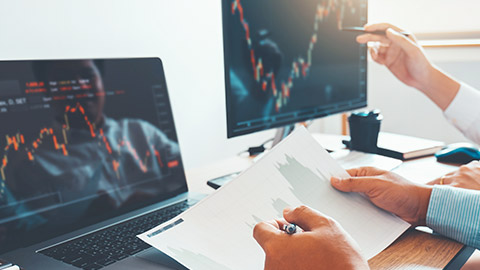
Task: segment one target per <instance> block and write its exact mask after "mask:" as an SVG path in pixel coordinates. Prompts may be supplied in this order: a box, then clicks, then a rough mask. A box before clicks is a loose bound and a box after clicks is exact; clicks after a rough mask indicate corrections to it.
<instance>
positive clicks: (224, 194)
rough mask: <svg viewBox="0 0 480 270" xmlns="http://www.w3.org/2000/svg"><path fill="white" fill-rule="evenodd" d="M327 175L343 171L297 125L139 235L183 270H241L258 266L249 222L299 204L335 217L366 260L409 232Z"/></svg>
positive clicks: (259, 257) (279, 214)
mask: <svg viewBox="0 0 480 270" xmlns="http://www.w3.org/2000/svg"><path fill="white" fill-rule="evenodd" d="M331 176H337V177H347V176H348V174H347V172H346V171H345V170H344V169H343V168H341V167H340V165H338V163H337V162H336V161H335V160H334V159H332V158H331V157H330V155H329V154H328V153H327V152H326V151H325V150H324V149H323V148H322V147H321V146H320V145H319V144H318V143H317V142H316V141H315V140H314V139H313V138H312V137H311V135H310V134H309V133H308V131H307V130H306V129H304V128H301V129H298V130H297V131H295V132H294V133H293V134H292V135H290V136H289V137H288V138H287V139H285V140H284V141H283V142H282V143H280V144H279V145H278V146H277V147H275V148H274V149H273V150H272V151H270V152H269V153H268V154H266V155H265V157H263V158H262V159H261V160H260V161H258V162H257V163H256V164H254V165H253V166H252V167H251V168H249V169H248V170H246V171H245V172H243V173H242V174H241V175H240V176H238V177H237V178H236V179H235V180H233V181H232V182H230V183H228V184H227V185H225V186H224V187H222V188H220V189H219V190H218V191H217V192H215V193H214V194H212V195H211V196H209V197H208V198H206V199H205V200H203V201H201V202H200V203H198V204H197V205H196V206H194V207H193V208H191V209H189V210H187V211H186V212H185V213H183V214H181V215H179V216H178V217H176V218H174V219H172V220H170V221H169V222H166V223H164V224H161V225H160V226H157V227H155V228H153V229H151V230H149V231H147V232H145V233H143V234H141V235H139V237H140V238H141V239H142V240H143V241H145V242H147V243H148V244H150V245H152V246H153V247H155V248H157V249H159V250H160V251H162V252H164V253H166V254H167V255H169V256H170V257H172V258H174V259H175V260H177V261H178V262H179V263H181V264H183V265H185V266H186V267H187V268H190V269H194V270H196V269H198V270H216V269H218V270H225V269H232V270H233V269H241V270H245V269H263V266H264V259H265V255H264V252H263V250H262V249H261V247H260V246H259V245H258V244H257V242H256V241H255V239H253V236H252V234H253V228H254V226H255V224H257V223H258V222H260V221H264V220H272V219H275V218H281V217H282V212H283V209H284V208H285V207H287V206H292V207H296V206H299V205H302V204H305V205H308V206H310V207H312V208H315V209H317V210H318V211H320V212H322V213H324V214H326V215H328V216H330V217H332V218H334V219H335V220H337V221H338V222H339V223H340V224H341V225H342V226H343V228H344V229H345V230H346V231H347V232H348V233H349V234H350V235H351V236H352V237H353V239H355V240H356V241H357V242H358V244H359V245H360V248H361V249H362V252H363V255H364V256H365V257H366V258H367V259H369V258H372V257H373V256H375V255H376V254H378V253H380V252H381V251H382V250H383V249H385V248H386V247H387V246H388V245H390V244H391V243H392V242H393V241H394V240H395V239H397V238H398V237H399V236H400V235H401V234H402V233H403V232H404V231H405V230H406V229H407V228H408V227H409V224H408V223H406V222H404V221H402V220H401V219H399V218H398V217H395V216H393V215H392V214H389V213H387V212H384V211H383V210H380V209H379V208H377V207H375V206H374V205H372V204H371V203H370V202H369V201H368V200H367V199H365V198H364V197H362V196H360V195H358V194H346V193H342V192H339V191H337V190H335V189H334V188H333V187H332V186H331V185H330V177H331ZM313 252H314V251H313Z"/></svg>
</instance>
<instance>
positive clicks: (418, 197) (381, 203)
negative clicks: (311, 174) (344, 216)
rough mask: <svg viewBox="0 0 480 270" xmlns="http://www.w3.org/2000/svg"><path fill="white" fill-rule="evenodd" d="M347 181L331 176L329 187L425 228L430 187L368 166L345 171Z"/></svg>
mask: <svg viewBox="0 0 480 270" xmlns="http://www.w3.org/2000/svg"><path fill="white" fill-rule="evenodd" d="M348 173H349V174H350V175H351V177H350V178H346V179H338V178H335V177H332V179H331V183H332V186H333V187H335V188H336V189H338V190H340V191H343V192H359V193H363V194H365V195H366V196H367V197H368V198H369V199H370V200H371V201H372V203H373V204H375V205H376V206H378V207H380V208H382V209H384V210H386V211H388V212H391V213H393V214H395V215H397V216H398V217H400V218H402V219H403V220H405V221H407V222H409V223H410V224H412V225H414V226H417V225H425V223H426V216H427V209H428V204H429V201H430V195H431V193H432V187H431V186H427V185H417V184H415V183H412V182H410V181H408V180H406V179H404V178H402V177H401V176H399V175H397V174H395V173H392V172H388V171H383V170H380V169H376V168H372V167H363V168H358V169H351V170H348Z"/></svg>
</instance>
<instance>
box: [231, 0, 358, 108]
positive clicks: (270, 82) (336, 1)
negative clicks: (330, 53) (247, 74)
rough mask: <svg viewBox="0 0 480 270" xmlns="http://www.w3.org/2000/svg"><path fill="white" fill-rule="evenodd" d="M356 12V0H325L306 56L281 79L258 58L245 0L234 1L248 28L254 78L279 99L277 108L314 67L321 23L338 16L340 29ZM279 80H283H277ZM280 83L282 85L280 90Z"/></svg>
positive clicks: (234, 8)
mask: <svg viewBox="0 0 480 270" xmlns="http://www.w3.org/2000/svg"><path fill="white" fill-rule="evenodd" d="M346 12H350V13H352V14H355V13H356V8H355V7H354V5H353V0H325V1H321V2H320V3H319V4H318V5H317V7H316V11H315V19H314V23H313V33H312V35H311V38H310V41H309V45H308V48H307V50H306V53H305V54H304V55H303V56H298V57H297V58H295V59H293V61H292V64H291V70H290V72H289V76H288V77H287V78H282V79H280V78H277V76H276V74H275V73H274V72H273V71H266V70H265V68H264V67H265V65H264V63H263V60H262V58H257V57H256V55H257V54H256V51H255V48H254V46H253V41H252V38H251V27H250V25H249V23H248V21H247V19H246V15H245V11H244V8H243V5H242V2H241V0H232V3H231V13H232V15H233V16H235V15H236V14H238V15H239V20H240V23H241V25H242V27H243V29H244V31H245V42H246V43H247V45H248V49H249V55H250V62H251V66H252V72H253V73H252V74H253V78H254V80H255V81H256V82H257V83H258V84H259V86H260V87H259V89H261V91H264V92H266V91H270V92H271V95H272V98H274V101H275V111H276V112H280V110H281V109H282V107H284V106H286V105H287V104H288V101H289V99H290V97H291V91H292V89H293V88H294V86H295V81H296V80H298V79H306V78H307V77H308V75H309V72H310V68H311V67H312V62H313V54H314V51H315V48H316V44H317V43H318V39H319V34H318V32H319V25H320V24H321V23H322V22H324V21H325V20H327V19H328V18H330V16H336V21H337V22H336V24H337V28H338V29H339V30H341V29H342V27H343V21H344V18H345V13H346ZM277 80H279V82H280V83H277ZM277 85H280V89H279V88H278V86H277Z"/></svg>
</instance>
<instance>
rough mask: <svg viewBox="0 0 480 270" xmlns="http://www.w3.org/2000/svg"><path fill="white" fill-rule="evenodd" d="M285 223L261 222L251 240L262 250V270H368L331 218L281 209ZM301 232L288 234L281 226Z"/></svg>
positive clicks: (305, 210)
mask: <svg viewBox="0 0 480 270" xmlns="http://www.w3.org/2000/svg"><path fill="white" fill-rule="evenodd" d="M283 215H284V218H285V220H275V221H271V222H261V223H259V224H257V225H256V226H255V228H254V230H253V237H254V238H255V239H256V240H257V242H258V243H259V244H260V246H261V247H262V248H263V250H264V251H265V255H266V259H265V270H291V269H297V270H303V269H309V270H321V269H359V270H360V269H361V270H363V269H369V267H368V264H367V262H366V260H365V259H364V258H363V257H362V256H361V255H360V252H359V248H358V245H357V243H356V242H355V241H354V240H353V239H352V238H351V237H350V236H349V235H348V234H347V233H346V232H345V231H344V230H343V229H342V227H341V226H340V225H339V224H338V223H337V222H335V221H334V220H333V219H331V218H329V217H326V216H324V215H322V214H320V213H319V212H317V211H315V210H313V209H311V208H308V207H306V206H300V207H297V208H295V209H288V208H287V209H285V210H284V212H283ZM287 222H288V223H293V224H296V225H297V226H299V227H300V228H301V229H302V230H303V232H297V233H295V234H293V235H288V234H287V233H285V232H284V231H282V230H281V228H283V225H285V224H287Z"/></svg>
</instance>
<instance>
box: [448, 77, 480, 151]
mask: <svg viewBox="0 0 480 270" xmlns="http://www.w3.org/2000/svg"><path fill="white" fill-rule="evenodd" d="M444 114H445V117H446V118H447V119H448V121H450V122H451V123H452V124H453V125H454V126H455V127H456V128H457V129H459V130H460V131H461V132H462V133H463V134H464V135H465V136H466V137H467V138H469V139H470V140H472V141H474V142H475V143H477V144H480V91H478V90H477V89H475V88H473V87H471V86H469V85H466V84H462V86H461V87H460V90H459V91H458V93H457V95H456V96H455V98H454V99H453V101H452V103H450V105H449V106H448V108H447V109H446V110H445V112H444Z"/></svg>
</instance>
